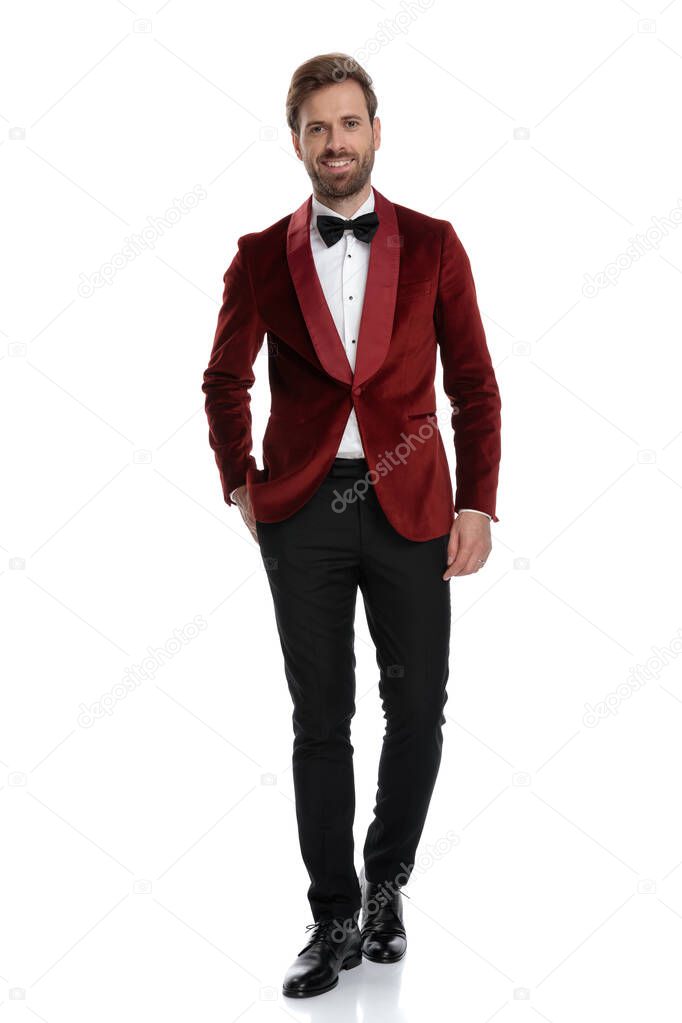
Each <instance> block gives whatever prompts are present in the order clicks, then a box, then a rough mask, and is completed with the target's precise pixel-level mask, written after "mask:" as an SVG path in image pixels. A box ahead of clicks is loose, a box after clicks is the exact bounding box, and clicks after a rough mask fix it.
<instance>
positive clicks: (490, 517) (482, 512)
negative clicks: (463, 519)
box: [459, 508, 492, 521]
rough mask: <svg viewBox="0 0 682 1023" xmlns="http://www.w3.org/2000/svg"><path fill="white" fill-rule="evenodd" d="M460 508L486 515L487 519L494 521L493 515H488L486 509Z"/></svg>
mask: <svg viewBox="0 0 682 1023" xmlns="http://www.w3.org/2000/svg"><path fill="white" fill-rule="evenodd" d="M459 510H460V512H463V511H472V512H476V514H477V515H485V517H486V518H487V519H490V520H491V521H492V515H488V513H487V512H484V511H479V510H478V508H460V509H459Z"/></svg>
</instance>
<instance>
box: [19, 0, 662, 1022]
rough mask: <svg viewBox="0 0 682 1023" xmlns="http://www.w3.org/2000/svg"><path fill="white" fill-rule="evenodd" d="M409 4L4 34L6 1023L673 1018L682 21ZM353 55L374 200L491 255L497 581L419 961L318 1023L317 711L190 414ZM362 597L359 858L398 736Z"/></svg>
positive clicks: (424, 887) (337, 1003)
mask: <svg viewBox="0 0 682 1023" xmlns="http://www.w3.org/2000/svg"><path fill="white" fill-rule="evenodd" d="M406 9H408V8H406V7H401V6H399V5H398V4H389V3H386V4H384V3H382V2H377V0H374V2H360V0H350V2H347V3H345V4H343V5H338V4H334V5H328V6H327V7H321V6H320V5H319V4H316V3H312V2H306V3H298V4H294V5H291V4H274V3H273V4H271V5H270V4H263V3H251V4H241V5H234V6H229V5H225V4H218V3H213V4H211V3H207V2H195V3H192V4H190V3H189V2H188V0H168V2H167V3H165V4H163V5H162V6H161V7H160V8H159V9H158V10H156V9H155V8H154V5H151V6H145V5H144V4H143V2H142V0H140V3H139V4H136V3H135V0H132V6H130V5H128V4H127V3H123V2H120V0H119V2H116V0H109V2H103V0H101V2H98V3H92V2H91V3H85V2H82V3H76V2H71V0H66V2H63V3H59V4H48V3H44V2H43V3H31V4H20V3H19V2H18V0H9V2H8V3H6V4H5V5H4V8H3V10H4V15H3V19H4V26H3V29H2V33H1V37H2V42H1V44H0V47H1V49H0V68H1V69H2V70H1V71H0V74H1V96H2V99H1V101H0V115H1V116H0V174H1V177H2V224H3V227H2V265H1V274H2V281H1V292H2V296H3V297H2V307H1V311H0V407H1V408H2V417H3V420H2V437H3V443H2V465H1V468H0V473H1V477H0V478H1V480H2V489H3V498H2V503H1V505H0V545H1V546H2V551H1V568H0V599H1V601H2V609H1V615H2V626H3V644H2V652H3V661H4V663H5V665H6V668H5V670H4V671H3V688H2V718H1V726H0V759H1V760H2V768H1V771H2V774H1V778H0V789H1V791H0V822H1V827H2V834H3V836H4V837H3V839H2V842H1V844H0V857H1V868H2V899H1V902H2V906H3V909H2V921H3V928H2V945H1V947H0V975H1V977H2V979H1V980H0V1003H2V1004H0V1013H1V1014H2V1019H4V1020H8V1021H10V1020H30V1019H34V1018H36V1017H37V1018H38V1019H42V1020H46V1021H48V1023H59V1021H65V1023H66V1021H68V1023H76V1021H78V1023H80V1021H83V1023H85V1021H88V1023H90V1021H91V1020H97V1023H106V1021H110V1020H111V1021H117V1023H118V1021H120V1020H121V1019H133V1020H140V1021H143V1020H144V1021H145V1023H147V1021H148V1020H164V1021H174V1020H187V1019H201V1020H202V1021H206V1023H209V1021H218V1020H220V1021H223V1023H224V1021H228V1023H229V1021H231V1020H235V1019H237V1018H239V1019H243V1020H246V1021H261V1020H263V1021H278V1020H281V1019H283V1018H284V1017H285V1016H288V1017H292V1016H293V1017H294V1018H295V1019H299V1018H300V1019H324V1020H327V1019H330V1020H335V1019H340V1020H341V1019H342V1020H344V1021H347V1020H354V1019H358V1020H359V1019H363V1020H368V1019H372V1018H375V1019H380V1020H382V1019H390V1020H397V1021H408V1020H409V1021H410V1023H411V1021H412V1020H416V1019H418V1018H419V1019H421V1018H422V1017H424V1016H427V1015H434V1016H435V1014H436V1013H438V1018H440V1017H441V1016H446V1017H447V1018H452V1019H454V1018H458V1019H462V1020H466V1021H467V1023H485V1021H488V1020H491V1019H495V1020H496V1021H499V1023H512V1021H517V1020H518V1021H536V1020H538V1019H544V1020H549V1021H551V1023H569V1021H571V1023H572V1021H574V1020H577V1019H581V1020H590V1021H592V1020H593V1021H600V1023H601V1021H603V1020H605V1019H619V1020H624V1019H625V1020H637V1021H640V1020H642V1019H645V1018H647V1019H655V1020H656V1021H657V1023H668V1021H672V1020H679V1018H680V1009H681V1007H682V995H681V994H680V985H679V963H680V955H681V954H682V869H680V863H681V861H682V824H681V821H680V813H679V806H680V793H679V780H680V777H681V776H682V771H681V768H682V764H681V763H680V760H681V758H682V754H681V750H682V744H681V743H680V728H681V726H682V683H681V681H680V663H681V659H680V657H679V647H680V643H679V637H680V635H681V634H680V628H681V627H682V621H681V619H680V602H679V569H678V566H679V563H680V531H679V529H678V528H677V523H678V521H679V515H680V511H681V510H682V491H681V489H680V488H681V486H682V434H681V432H680V431H681V430H682V421H681V419H680V409H679V378H680V368H681V360H680V355H679V349H680V342H681V338H680V322H679V294H680V284H681V283H682V281H681V278H680V273H681V272H682V227H679V228H677V227H676V224H675V223H674V221H673V220H670V221H669V223H668V225H667V226H665V224H664V226H663V227H662V228H661V226H660V224H659V228H658V233H657V234H656V233H655V232H653V231H652V223H653V221H652V218H665V217H668V216H669V215H670V214H671V213H673V216H677V217H679V216H680V214H679V213H677V214H675V212H674V211H675V210H678V211H679V210H680V209H681V208H682V183H681V181H680V155H681V152H680V150H681V146H680V135H679V97H680V88H681V85H682V2H676V0H673V2H671V3H668V4H667V6H666V7H659V6H658V5H657V4H655V3H652V4H645V3H644V0H641V5H640V4H638V3H635V5H634V6H633V5H631V4H630V3H628V2H625V0H599V2H596V3H595V2H592V3H588V2H586V0H577V2H573V3H570V4H569V3H566V2H564V3H552V2H546V0H545V2H543V3H541V2H539V0H536V2H532V0H525V2H517V3H509V2H504V0H482V2H479V3H474V2H473V0H472V2H468V3H445V2H444V0H436V2H435V3H433V4H432V5H431V6H430V7H429V8H428V9H425V10H420V9H419V7H418V6H417V5H416V4H415V5H414V6H413V7H412V14H411V15H408V16H407V18H405V20H404V21H403V24H402V30H399V28H398V27H397V24H396V21H395V19H396V16H397V15H398V14H399V12H400V11H401V10H402V11H403V12H404V11H405V10H406ZM144 19H147V24H145V22H144ZM382 24H384V26H385V27H386V25H388V29H387V31H389V32H390V33H391V34H392V36H393V38H392V39H386V40H382V38H381V36H380V26H381V25H382ZM146 29H148V31H147V30H146ZM330 50H341V51H344V52H347V53H350V54H353V55H355V56H356V57H357V58H358V59H359V60H361V62H362V63H363V64H364V66H365V67H366V68H367V70H368V71H369V73H370V74H371V75H372V76H373V79H374V85H375V88H376V91H377V94H378V97H379V111H378V112H379V115H380V118H381V122H382V127H383V144H382V146H381V149H380V151H379V152H378V153H377V158H376V164H375V170H374V175H373V183H374V185H375V186H376V187H377V188H378V189H379V191H381V192H382V193H383V194H384V195H385V196H387V197H388V198H389V199H391V200H392V201H394V202H397V203H401V204H403V205H406V206H410V207H413V208H415V209H418V210H420V211H422V212H424V213H427V214H431V215H434V216H437V217H441V218H445V219H448V220H450V221H451V222H452V223H453V224H454V226H455V228H456V230H457V232H458V234H459V235H460V237H461V239H462V241H463V243H464V245H465V247H466V249H467V251H468V253H469V256H470V259H471V263H472V267H473V270H474V276H475V280H476V284H477V288H478V295H479V301H480V305H481V310H482V313H483V316H484V322H485V327H486V332H487V336H488V340H489V345H490V349H491V353H492V356H493V360H494V364H495V368H496V372H497V375H498V381H499V385H500V389H501V392H502V402H503V431H504V435H503V463H502V471H501V480H500V491H499V503H498V514H499V517H500V521H499V523H498V524H496V525H495V526H494V527H493V534H494V552H493V554H492V556H491V558H490V560H489V562H488V565H487V566H486V568H485V570H484V572H483V573H481V574H480V575H478V576H476V577H470V578H463V579H460V580H453V582H452V584H451V587H452V590H451V592H452V598H453V639H452V657H451V680H450V684H449V702H448V705H447V708H446V709H447V725H446V728H445V730H444V733H445V746H444V754H443V762H442V768H441V773H440V776H439V779H438V783H437V787H436V792H435V794H434V798H433V802H432V805H431V812H430V815H429V818H428V823H427V826H426V829H425V832H424V836H423V841H422V845H421V847H420V854H419V859H418V863H417V867H416V868H415V872H414V874H413V878H412V881H411V882H410V885H409V886H408V888H407V894H408V895H409V896H410V899H409V901H407V900H406V910H405V912H406V923H407V927H408V937H409V951H408V955H407V957H406V958H405V960H404V961H403V963H402V964H401V965H400V966H397V967H382V966H376V965H373V964H371V963H367V962H365V963H364V964H363V965H362V967H361V968H359V969H356V970H353V971H350V972H348V973H345V974H343V975H342V977H341V983H340V985H339V987H338V988H337V989H336V990H335V991H334V992H332V993H330V994H327V995H325V996H323V997H321V998H319V999H314V1000H312V1001H308V1002H300V1003H298V1002H292V1001H291V1000H286V999H283V998H282V996H281V994H280V986H281V980H282V975H283V973H284V970H285V969H286V967H287V966H288V965H289V963H290V962H291V960H292V959H293V958H294V956H295V954H296V953H297V951H298V950H299V948H300V947H301V945H302V943H303V938H304V927H305V924H306V923H308V922H309V921H310V919H311V917H310V915H309V907H308V903H307V899H306V895H305V893H306V889H307V885H308V877H307V874H306V872H305V869H304V867H303V864H302V862H301V860H300V856H299V851H298V840H297V832H296V823H295V814H294V804H293V789H292V780H291V771H290V766H289V765H290V755H291V702H290V697H289V694H288V691H287V688H286V683H285V680H284V676H283V671H282V666H281V653H280V649H279V644H278V639H277V636H276V631H275V622H274V615H273V611H272V604H271V598H270V593H269V589H268V585H267V578H266V575H265V572H264V570H263V568H262V563H261V560H260V555H259V552H258V549H257V546H256V545H255V543H254V542H253V541H252V540H251V538H250V536H249V535H248V533H247V531H246V528H245V527H244V526H243V524H242V523H241V520H240V518H239V514H238V512H237V510H236V509H235V508H229V509H228V508H227V507H226V506H225V505H224V503H223V499H222V494H221V491H220V485H219V479H218V473H217V469H216V466H215V464H214V461H213V455H212V452H211V451H210V449H209V446H208V428H207V423H206V419H205V414H204V411H203V395H202V394H201V390H200V388H201V382H202V374H203V371H204V368H205V366H206V364H207V361H208V357H209V353H210V348H211V344H212V340H213V334H214V331H215V324H216V318H217V313H218V308H219V302H220V298H221V294H222V275H223V273H224V271H225V269H226V267H227V265H228V264H229V262H230V260H231V259H232V257H233V255H234V252H235V251H236V239H237V238H238V237H239V235H241V234H243V233H246V232H248V231H255V230H260V229H262V228H264V227H266V226H268V225H269V224H271V223H273V222H274V221H275V220H278V219H280V218H281V217H283V216H285V215H286V214H287V213H290V212H292V211H293V210H294V209H296V208H297V207H298V206H299V205H300V204H301V202H303V200H304V199H305V198H306V197H307V196H308V195H309V193H310V183H309V180H308V178H307V176H306V174H305V171H304V169H303V166H302V164H301V163H300V162H299V161H298V160H297V159H296V158H295V156H294V154H293V150H292V146H291V141H290V137H289V132H288V129H287V127H286V122H285V117H284V100H285V95H286V90H287V87H288V84H289V80H290V77H291V74H292V72H293V70H294V69H295V68H296V67H297V66H298V64H300V63H301V62H303V61H304V60H306V59H307V58H309V57H311V56H313V55H314V54H316V53H323V52H328V51H330ZM519 129H527V131H523V130H521V131H519ZM197 186H200V187H202V188H203V189H205V190H206V197H205V198H203V199H202V200H201V201H200V202H198V203H197V204H196V208H195V209H193V210H192V211H191V212H188V213H186V214H184V215H182V216H180V217H179V222H177V223H176V224H174V225H172V226H169V227H167V228H166V229H165V230H161V231H157V233H156V236H155V237H156V241H155V245H154V247H153V248H149V249H148V250H147V251H142V252H140V254H139V255H138V256H137V257H136V258H134V259H133V260H131V261H130V262H128V263H127V265H124V266H123V267H121V268H120V269H119V270H117V271H116V272H115V273H114V275H113V276H111V277H110V283H109V284H107V285H106V286H104V287H101V288H96V289H94V291H93V293H92V294H91V295H90V296H89V297H84V296H83V293H82V292H83V289H82V288H81V291H80V292H79V286H80V285H82V283H83V280H84V279H85V280H89V279H92V275H93V274H95V273H96V272H97V271H100V270H101V269H102V268H103V267H106V266H107V264H110V263H111V261H112V259H113V258H114V257H115V256H116V255H117V254H118V253H120V252H121V251H122V249H123V248H124V246H125V244H126V238H127V237H129V236H131V235H133V234H139V233H140V232H141V231H142V230H143V229H144V228H145V227H149V224H150V221H149V220H148V218H152V219H153V218H155V217H163V216H164V215H165V214H166V212H167V211H168V210H169V209H171V208H172V207H173V203H174V200H176V199H178V198H180V197H182V196H185V195H187V194H188V193H190V192H191V191H192V190H193V189H194V188H195V187H197ZM646 232H649V233H648V234H646V235H645V233H646ZM636 235H640V236H641V237H646V238H647V239H648V242H647V244H648V245H649V248H648V249H643V251H642V254H641V255H640V257H639V258H637V259H636V260H634V259H632V258H628V256H627V249H628V245H629V244H630V239H632V238H633V237H635V236H636ZM619 257H621V259H620V262H621V269H620V272H619V274H618V275H617V276H616V277H614V278H613V283H610V284H609V285H608V286H606V287H603V288H598V289H596V293H594V294H592V295H590V294H589V293H586V291H585V290H584V284H585V280H586V277H585V275H591V276H592V275H595V274H598V273H600V272H603V271H604V270H605V268H607V267H608V266H609V264H614V263H617V262H618V260H619ZM588 292H589V289H588ZM266 360H267V352H266V349H265V346H264V348H263V349H262V351H261V353H260V356H259V360H258V362H257V364H256V374H257V383H256V387H255V389H254V393H253V409H254V442H255V443H254V451H255V454H256V458H257V461H258V463H259V464H262V463H261V461H260V439H261V437H262V431H263V428H264V423H265V418H266V414H267V409H268V408H269V399H268V394H267V378H266V375H265V373H264V370H265V369H266ZM440 395H441V400H440V407H439V419H440V426H441V430H442V432H443V436H444V440H445V443H446V448H447V450H448V453H449V455H450V457H451V458H452V456H453V446H452V438H451V436H450V434H449V422H448V413H449V406H448V402H447V399H446V398H445V396H444V394H443V393H442V390H441V391H440ZM453 467H454V466H453ZM358 606H359V612H358V621H357V655H358V703H357V714H356V718H355V721H354V730H353V742H354V745H355V748H356V770H357V777H356V782H357V790H358V810H357V831H356V843H357V848H358V849H361V845H362V842H363V840H364V834H365V831H366V828H367V825H368V823H369V820H370V814H371V809H372V806H373V800H374V794H375V787H376V768H377V761H378V755H379V748H380V742H381V735H382V732H383V724H384V722H383V718H382V716H381V712H380V705H379V698H378V691H377V681H378V673H377V668H376V664H375V660H374V651H373V648H372V646H371V642H370V640H369V635H368V632H367V628H366V623H365V620H364V617H363V614H362V610H361V601H360V602H359V605H358ZM196 616H202V617H201V619H200V621H201V623H202V624H203V625H204V627H203V628H201V629H196V628H194V629H193V628H192V626H191V623H192V622H193V620H194V619H195V618H196ZM175 630H181V633H175ZM174 634H175V635H176V636H177V635H181V637H182V638H181V639H180V640H179V641H177V642H176V644H175V646H174V645H173V636H174ZM671 643H672V644H673V646H672V647H671V646H670V644H671ZM676 647H677V648H678V649H677V650H676V649H675V648H676ZM150 648H151V649H152V651H156V654H154V653H153V652H152V653H150ZM656 648H659V650H662V649H663V648H668V653H667V654H666V652H665V650H663V653H662V654H661V653H660V652H659V653H658V654H657V653H656V652H655V651H656ZM164 649H165V651H166V654H165V656H164V652H163V651H164ZM159 651H161V653H160V654H159ZM145 657H148V658H150V660H149V661H148V663H149V664H151V665H155V664H156V670H155V672H150V673H149V675H148V677H147V678H145V679H143V678H142V676H138V677H139V679H140V681H139V684H138V685H135V686H134V687H133V689H132V691H131V692H129V693H128V695H127V696H125V698H118V699H114V698H112V695H111V694H112V691H113V690H114V687H115V686H116V685H117V683H120V682H121V680H122V679H124V677H126V676H127V677H130V675H129V674H128V675H127V673H130V672H131V671H133V670H134V666H135V665H140V664H141V663H142V662H143V661H144V659H145ZM661 657H662V658H663V662H664V663H662V662H661V660H660V658H661ZM656 658H659V660H656ZM159 659H160V660H161V666H159V665H158V663H157V662H158V660H159ZM637 666H640V667H639V668H638V667H637ZM641 666H644V667H646V668H648V669H649V671H648V675H645V674H644V673H643V672H642V667H641ZM633 671H639V673H640V675H639V677H640V679H641V680H642V681H640V682H639V683H637V684H634V683H633V679H634V678H635V676H634V675H633ZM628 680H629V681H628ZM619 686H620V687H621V689H620V696H619V695H618V692H619V691H618V687H619ZM107 694H108V699H109V710H110V713H108V714H107V715H106V716H104V717H103V718H101V719H98V720H91V721H90V723H89V727H88V726H87V724H86V723H85V722H86V720H87V719H84V718H83V717H82V716H81V712H82V708H83V707H91V706H92V705H93V704H95V703H96V702H97V701H102V700H104V699H106V698H107ZM600 701H607V702H608V705H609V707H610V712H609V714H608V716H606V717H603V718H599V717H598V716H597V717H595V718H593V719H591V718H589V717H588V718H585V713H586V709H585V705H586V703H589V704H590V705H592V706H593V707H596V706H597V705H598V704H599V703H600ZM448 834H449V835H450V839H447V838H446V836H447V835H448ZM444 850H445V851H444ZM359 859H360V857H359V853H358V867H359V865H360V862H359ZM429 1002H430V1003H432V1004H431V1007H429Z"/></svg>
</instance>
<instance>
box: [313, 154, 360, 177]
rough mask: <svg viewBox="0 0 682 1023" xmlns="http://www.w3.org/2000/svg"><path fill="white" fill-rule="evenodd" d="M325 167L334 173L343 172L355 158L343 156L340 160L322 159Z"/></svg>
mask: <svg viewBox="0 0 682 1023" xmlns="http://www.w3.org/2000/svg"><path fill="white" fill-rule="evenodd" d="M320 162H321V163H322V166H323V167H326V168H327V170H330V171H331V172H332V174H343V173H344V171H347V170H348V168H349V167H350V165H351V164H352V163H353V158H352V157H350V156H344V157H341V158H340V159H338V160H321V161H320Z"/></svg>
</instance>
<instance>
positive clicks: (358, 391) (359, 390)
mask: <svg viewBox="0 0 682 1023" xmlns="http://www.w3.org/2000/svg"><path fill="white" fill-rule="evenodd" d="M353 394H362V387H360V386H358V387H354V388H353Z"/></svg>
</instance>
